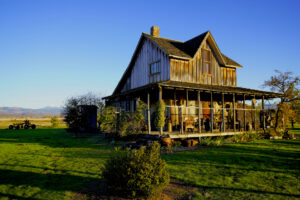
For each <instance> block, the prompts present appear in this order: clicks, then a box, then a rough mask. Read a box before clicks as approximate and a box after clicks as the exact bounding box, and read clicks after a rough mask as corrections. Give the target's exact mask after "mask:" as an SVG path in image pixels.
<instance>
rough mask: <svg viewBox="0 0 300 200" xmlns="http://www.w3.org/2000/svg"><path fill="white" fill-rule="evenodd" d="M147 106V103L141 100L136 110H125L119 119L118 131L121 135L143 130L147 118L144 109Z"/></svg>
mask: <svg viewBox="0 0 300 200" xmlns="http://www.w3.org/2000/svg"><path fill="white" fill-rule="evenodd" d="M145 108H146V104H145V103H144V102H143V101H141V100H139V101H138V105H137V108H136V110H135V111H134V112H133V113H131V112H125V113H123V114H122V115H121V117H120V119H119V120H118V124H119V125H118V133H119V136H120V137H124V136H128V135H132V134H137V133H139V132H140V131H141V128H142V127H143V125H144V124H145V118H144V115H143V111H144V110H145Z"/></svg>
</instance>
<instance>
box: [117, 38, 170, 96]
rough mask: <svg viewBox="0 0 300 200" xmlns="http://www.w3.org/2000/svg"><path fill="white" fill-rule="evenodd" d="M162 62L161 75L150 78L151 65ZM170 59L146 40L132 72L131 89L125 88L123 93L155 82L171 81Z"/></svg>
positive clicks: (130, 77)
mask: <svg viewBox="0 0 300 200" xmlns="http://www.w3.org/2000/svg"><path fill="white" fill-rule="evenodd" d="M157 61H160V74H156V75H154V76H150V64H151V63H153V62H157ZM170 72H171V71H170V59H169V56H168V55H166V54H165V53H164V52H163V51H161V50H160V49H159V48H158V47H157V46H156V45H154V44H153V43H152V42H151V41H149V40H148V39H145V40H144V42H143V44H142V47H141V49H140V51H139V53H138V56H137V58H136V61H135V63H134V66H133V68H132V70H131V73H130V76H128V78H129V79H131V80H130V81H126V83H130V87H128V86H127V87H126V85H124V86H123V89H122V92H123V91H126V90H128V89H134V88H137V87H141V86H144V85H147V84H149V83H153V82H160V81H167V80H170Z"/></svg>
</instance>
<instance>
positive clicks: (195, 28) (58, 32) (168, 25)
mask: <svg viewBox="0 0 300 200" xmlns="http://www.w3.org/2000/svg"><path fill="white" fill-rule="evenodd" d="M299 10H300V1H298V0H294V1H292V0H281V1H279V0H272V1H271V0H269V1H267V0H257V1H255V0H251V1H250V0H249V1H214V0H212V1H187V0H185V1H176V0H173V1H130V0H128V1H100V0H26V1H25V0H18V1H17V0H0V107H1V106H20V107H28V108H40V107H44V106H62V105H63V104H64V102H65V100H66V98H68V97H71V96H74V95H81V94H85V93H88V92H93V93H95V94H98V95H104V96H105V95H109V94H111V92H112V91H113V89H114V88H115V86H116V85H117V83H118V81H119V79H120V77H121V76H122V74H123V72H124V70H125V69H126V67H127V65H128V63H129V61H130V59H131V56H132V53H133V51H134V49H135V47H136V45H137V42H138V39H139V37H140V35H141V33H142V32H148V33H149V32H150V27H151V26H152V25H157V26H159V27H160V35H161V36H162V37H166V38H172V39H175V40H181V41H185V40H188V39H190V38H192V37H194V36H197V35H199V34H201V33H202V32H204V31H206V30H210V31H211V32H212V34H213V36H214V38H215V40H216V42H217V44H218V46H219V48H220V49H221V51H222V52H223V53H224V54H226V55H228V56H229V57H230V58H232V59H234V60H236V61H237V62H239V63H240V64H241V65H243V66H244V68H243V69H238V74H237V76H238V77H237V78H238V86H240V87H248V88H253V89H262V88H261V87H260V85H262V84H263V82H264V80H266V79H268V78H269V77H270V76H271V75H272V74H274V70H275V69H279V70H281V71H293V72H294V73H295V74H296V75H299V74H300V66H299V65H300V64H299V61H298V58H299V57H298V56H300V12H299Z"/></svg>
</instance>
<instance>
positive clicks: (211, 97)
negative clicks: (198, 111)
mask: <svg viewBox="0 0 300 200" xmlns="http://www.w3.org/2000/svg"><path fill="white" fill-rule="evenodd" d="M213 131H214V105H213V93H212V92H210V132H211V133H213Z"/></svg>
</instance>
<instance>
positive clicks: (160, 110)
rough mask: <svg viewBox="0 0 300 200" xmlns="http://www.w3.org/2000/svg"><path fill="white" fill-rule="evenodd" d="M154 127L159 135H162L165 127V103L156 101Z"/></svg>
mask: <svg viewBox="0 0 300 200" xmlns="http://www.w3.org/2000/svg"><path fill="white" fill-rule="evenodd" d="M154 125H155V127H156V128H157V129H158V130H159V132H160V135H162V134H163V127H164V125H165V103H164V101H163V100H160V101H158V102H157V104H156V110H155V118H154Z"/></svg>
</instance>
